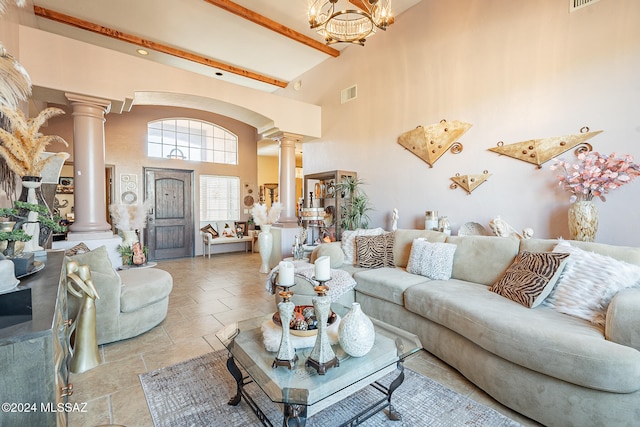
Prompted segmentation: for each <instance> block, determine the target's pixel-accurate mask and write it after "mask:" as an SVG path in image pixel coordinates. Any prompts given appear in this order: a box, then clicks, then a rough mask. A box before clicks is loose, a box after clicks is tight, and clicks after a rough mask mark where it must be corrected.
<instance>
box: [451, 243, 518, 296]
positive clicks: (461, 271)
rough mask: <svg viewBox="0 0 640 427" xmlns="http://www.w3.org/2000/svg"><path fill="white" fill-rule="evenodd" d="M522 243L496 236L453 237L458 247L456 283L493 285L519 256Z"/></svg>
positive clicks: (455, 270)
mask: <svg viewBox="0 0 640 427" xmlns="http://www.w3.org/2000/svg"><path fill="white" fill-rule="evenodd" d="M519 242H520V241H519V240H518V239H516V238H511V237H496V236H450V237H448V238H447V243H453V244H455V245H456V246H457V248H456V253H455V255H454V257H453V273H452V275H451V277H452V278H454V279H459V280H466V281H468V282H474V283H480V284H482V285H487V286H489V285H492V284H493V283H495V282H496V281H497V280H498V279H499V278H500V277H501V276H502V274H503V273H504V272H505V271H506V270H507V268H509V266H510V265H511V263H512V262H513V259H514V258H515V257H516V255H517V254H518V249H519Z"/></svg>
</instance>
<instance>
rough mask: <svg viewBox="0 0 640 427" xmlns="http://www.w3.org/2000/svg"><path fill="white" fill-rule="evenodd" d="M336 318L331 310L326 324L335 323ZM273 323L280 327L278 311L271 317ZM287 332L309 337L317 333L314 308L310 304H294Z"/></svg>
mask: <svg viewBox="0 0 640 427" xmlns="http://www.w3.org/2000/svg"><path fill="white" fill-rule="evenodd" d="M337 319H338V316H337V315H336V313H334V312H333V310H332V311H331V312H330V313H329V318H328V319H327V325H331V324H333V323H335V321H336V320H337ZM272 320H273V323H275V324H276V325H278V326H280V327H282V321H281V320H280V313H279V312H277V311H276V312H275V314H274V315H273V317H272ZM289 332H291V335H295V336H298V337H310V336H312V335H316V334H317V333H318V319H316V315H315V310H314V309H313V306H312V305H296V307H295V308H294V310H293V319H291V322H289Z"/></svg>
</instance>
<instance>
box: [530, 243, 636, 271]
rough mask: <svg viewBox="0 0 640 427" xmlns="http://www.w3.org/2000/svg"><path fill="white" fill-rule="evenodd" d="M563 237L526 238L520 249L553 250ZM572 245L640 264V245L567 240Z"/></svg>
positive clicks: (533, 250) (531, 250)
mask: <svg viewBox="0 0 640 427" xmlns="http://www.w3.org/2000/svg"><path fill="white" fill-rule="evenodd" d="M561 241H562V240H561V239H525V240H522V241H520V250H521V251H529V252H551V251H553V248H554V247H555V246H556V245H557V244H558V243H560V242H561ZM565 241H566V242H569V244H570V245H571V246H575V247H576V248H580V249H583V250H585V251H589V252H594V253H596V254H600V255H607V256H610V257H612V258H615V259H617V260H619V261H625V262H628V263H630V264H635V265H640V247H637V248H634V247H630V246H616V245H609V244H606V243H595V242H578V241H576V240H565Z"/></svg>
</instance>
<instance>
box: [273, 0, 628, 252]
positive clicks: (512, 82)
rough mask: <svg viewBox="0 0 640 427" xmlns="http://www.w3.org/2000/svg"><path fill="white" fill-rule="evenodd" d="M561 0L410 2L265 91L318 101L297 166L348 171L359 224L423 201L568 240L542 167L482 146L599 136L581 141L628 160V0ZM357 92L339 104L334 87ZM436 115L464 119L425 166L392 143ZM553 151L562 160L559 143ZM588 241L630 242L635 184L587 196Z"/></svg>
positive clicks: (459, 219) (412, 213)
mask: <svg viewBox="0 0 640 427" xmlns="http://www.w3.org/2000/svg"><path fill="white" fill-rule="evenodd" d="M567 3H568V2H567V1H558V0H536V1H525V2H523V1H512V0H449V1H446V2H445V1H441V0H423V1H422V2H420V3H419V4H418V5H416V6H414V7H413V8H411V9H410V10H408V11H407V12H406V13H404V14H402V15H400V16H398V17H397V21H396V23H395V24H394V25H393V26H392V27H390V28H389V29H388V30H387V31H386V32H379V33H378V34H376V35H374V36H373V37H371V38H370V39H369V40H368V41H367V43H366V46H365V47H360V46H351V47H348V48H346V49H345V50H344V51H343V54H342V55H341V56H340V58H338V59H337V60H329V61H325V62H324V63H322V64H321V65H319V66H318V67H316V68H315V69H313V70H312V71H310V72H309V73H307V74H305V75H303V76H301V78H300V79H301V80H302V87H301V89H300V91H297V92H296V91H294V90H293V89H290V88H289V89H284V90H281V91H279V92H278V94H280V95H283V96H289V97H292V98H296V99H299V100H302V101H306V102H310V103H313V104H318V105H320V106H321V107H322V123H323V129H322V138H320V139H319V140H317V141H314V142H309V143H305V144H304V170H305V173H314V172H321V171H325V170H334V169H346V170H354V171H357V172H358V174H359V176H360V177H362V178H363V179H364V180H366V181H367V182H368V183H369V185H367V186H365V189H366V190H367V192H368V194H369V195H370V196H371V199H372V202H373V205H374V208H375V209H376V210H375V212H373V214H372V218H373V224H372V225H373V226H383V227H385V228H390V226H391V212H392V209H393V208H398V209H399V213H400V220H399V227H401V228H410V227H423V226H424V211H426V210H437V211H439V212H440V213H441V214H445V215H448V216H449V218H450V220H451V223H452V226H453V228H454V231H455V230H456V229H457V228H458V227H459V226H460V225H462V224H464V223H466V222H469V221H474V222H479V223H481V224H483V225H485V226H487V225H488V222H489V220H490V219H491V218H493V217H495V216H496V215H501V216H502V218H503V219H505V220H506V221H507V222H509V223H511V225H513V226H514V227H515V228H516V229H520V230H521V229H522V228H524V227H532V228H533V229H534V230H535V233H536V237H558V236H564V237H568V226H567V208H568V206H569V194H568V193H565V192H563V191H561V190H560V189H559V188H558V187H557V184H556V179H555V175H556V173H555V172H553V171H551V170H549V166H550V163H547V164H545V165H544V167H543V168H542V169H538V168H536V167H535V166H533V165H530V164H528V163H524V162H522V161H519V160H515V159H511V158H508V157H505V156H499V155H497V154H495V153H492V152H489V151H488V148H490V147H495V146H496V144H497V142H498V141H504V143H505V144H509V143H516V142H520V141H527V140H530V139H534V138H546V137H555V136H563V135H569V134H574V133H578V131H579V129H580V128H581V127H583V126H589V127H590V128H591V130H604V132H603V133H602V134H600V135H598V136H597V137H595V138H593V139H592V140H591V143H592V145H593V147H594V149H595V150H599V151H602V152H605V153H611V152H614V151H615V152H617V153H621V154H625V153H630V154H632V155H633V156H634V157H635V159H636V160H637V161H640V114H639V113H640V104H639V100H640V78H639V77H638V76H640V26H639V25H638V17H640V2H638V1H637V0H617V1H601V2H597V3H594V4H593V5H592V6H589V7H586V8H583V9H581V10H578V11H576V12H573V13H571V14H570V13H569V11H568V5H567ZM353 84H357V85H358V98H357V99H355V100H353V101H351V102H348V103H346V104H342V105H341V104H340V90H341V89H343V88H346V87H349V86H351V85H353ZM441 119H448V120H462V121H466V122H469V123H472V124H473V127H472V128H471V129H470V130H469V131H468V132H467V133H466V134H465V135H463V136H462V137H461V138H460V142H461V143H462V144H463V145H464V150H463V151H462V153H460V154H457V155H454V154H451V153H449V152H447V153H446V154H445V155H444V156H443V157H441V159H440V160H439V161H438V162H436V163H435V165H434V167H433V168H430V167H429V166H428V165H427V164H426V163H425V162H423V161H422V160H420V159H419V158H418V157H416V156H414V155H413V154H412V153H410V152H409V151H407V150H405V149H404V148H403V147H402V146H400V145H399V144H398V143H397V139H398V137H399V136H400V135H401V134H402V133H403V132H406V131H409V130H411V129H414V128H415V127H416V126H417V125H425V126H426V125H429V124H433V123H437V122H439V121H440V120H441ZM563 157H565V158H566V159H570V158H572V157H573V155H572V154H571V153H567V154H565V155H564V156H563ZM484 170H488V171H489V173H491V174H492V176H491V177H490V178H489V180H488V181H487V182H485V183H484V184H482V185H481V186H480V187H478V189H477V190H475V192H473V193H472V194H471V195H467V194H466V192H465V191H463V190H462V189H460V188H458V189H456V190H452V189H450V188H449V186H450V184H451V180H450V178H451V177H452V176H455V175H456V174H457V173H460V174H463V175H464V174H480V173H482V172H483V171H484ZM596 204H597V206H598V208H599V212H600V230H599V232H598V237H597V240H598V241H601V242H611V243H618V244H625V245H635V246H638V245H640V233H637V232H636V231H635V230H636V228H637V224H638V222H639V221H640V182H633V183H631V184H629V185H627V186H625V187H622V188H620V189H618V190H615V191H614V192H613V193H611V194H610V195H609V196H608V198H607V202H606V203H603V202H600V201H597V202H596Z"/></svg>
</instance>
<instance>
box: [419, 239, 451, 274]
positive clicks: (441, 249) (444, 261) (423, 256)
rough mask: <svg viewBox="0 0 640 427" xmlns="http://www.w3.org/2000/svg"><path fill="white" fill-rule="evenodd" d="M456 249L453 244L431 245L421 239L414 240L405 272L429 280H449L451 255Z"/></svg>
mask: <svg viewBox="0 0 640 427" xmlns="http://www.w3.org/2000/svg"><path fill="white" fill-rule="evenodd" d="M456 248H457V246H456V245H454V244H453V243H442V242H436V243H431V242H429V241H427V240H425V239H422V238H420V239H414V240H413V244H412V245H411V252H410V253H409V262H408V263H407V271H408V272H409V273H412V274H419V275H421V276H425V277H428V278H429V279H431V280H449V279H451V273H452V272H453V255H454V254H455V252H456Z"/></svg>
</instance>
